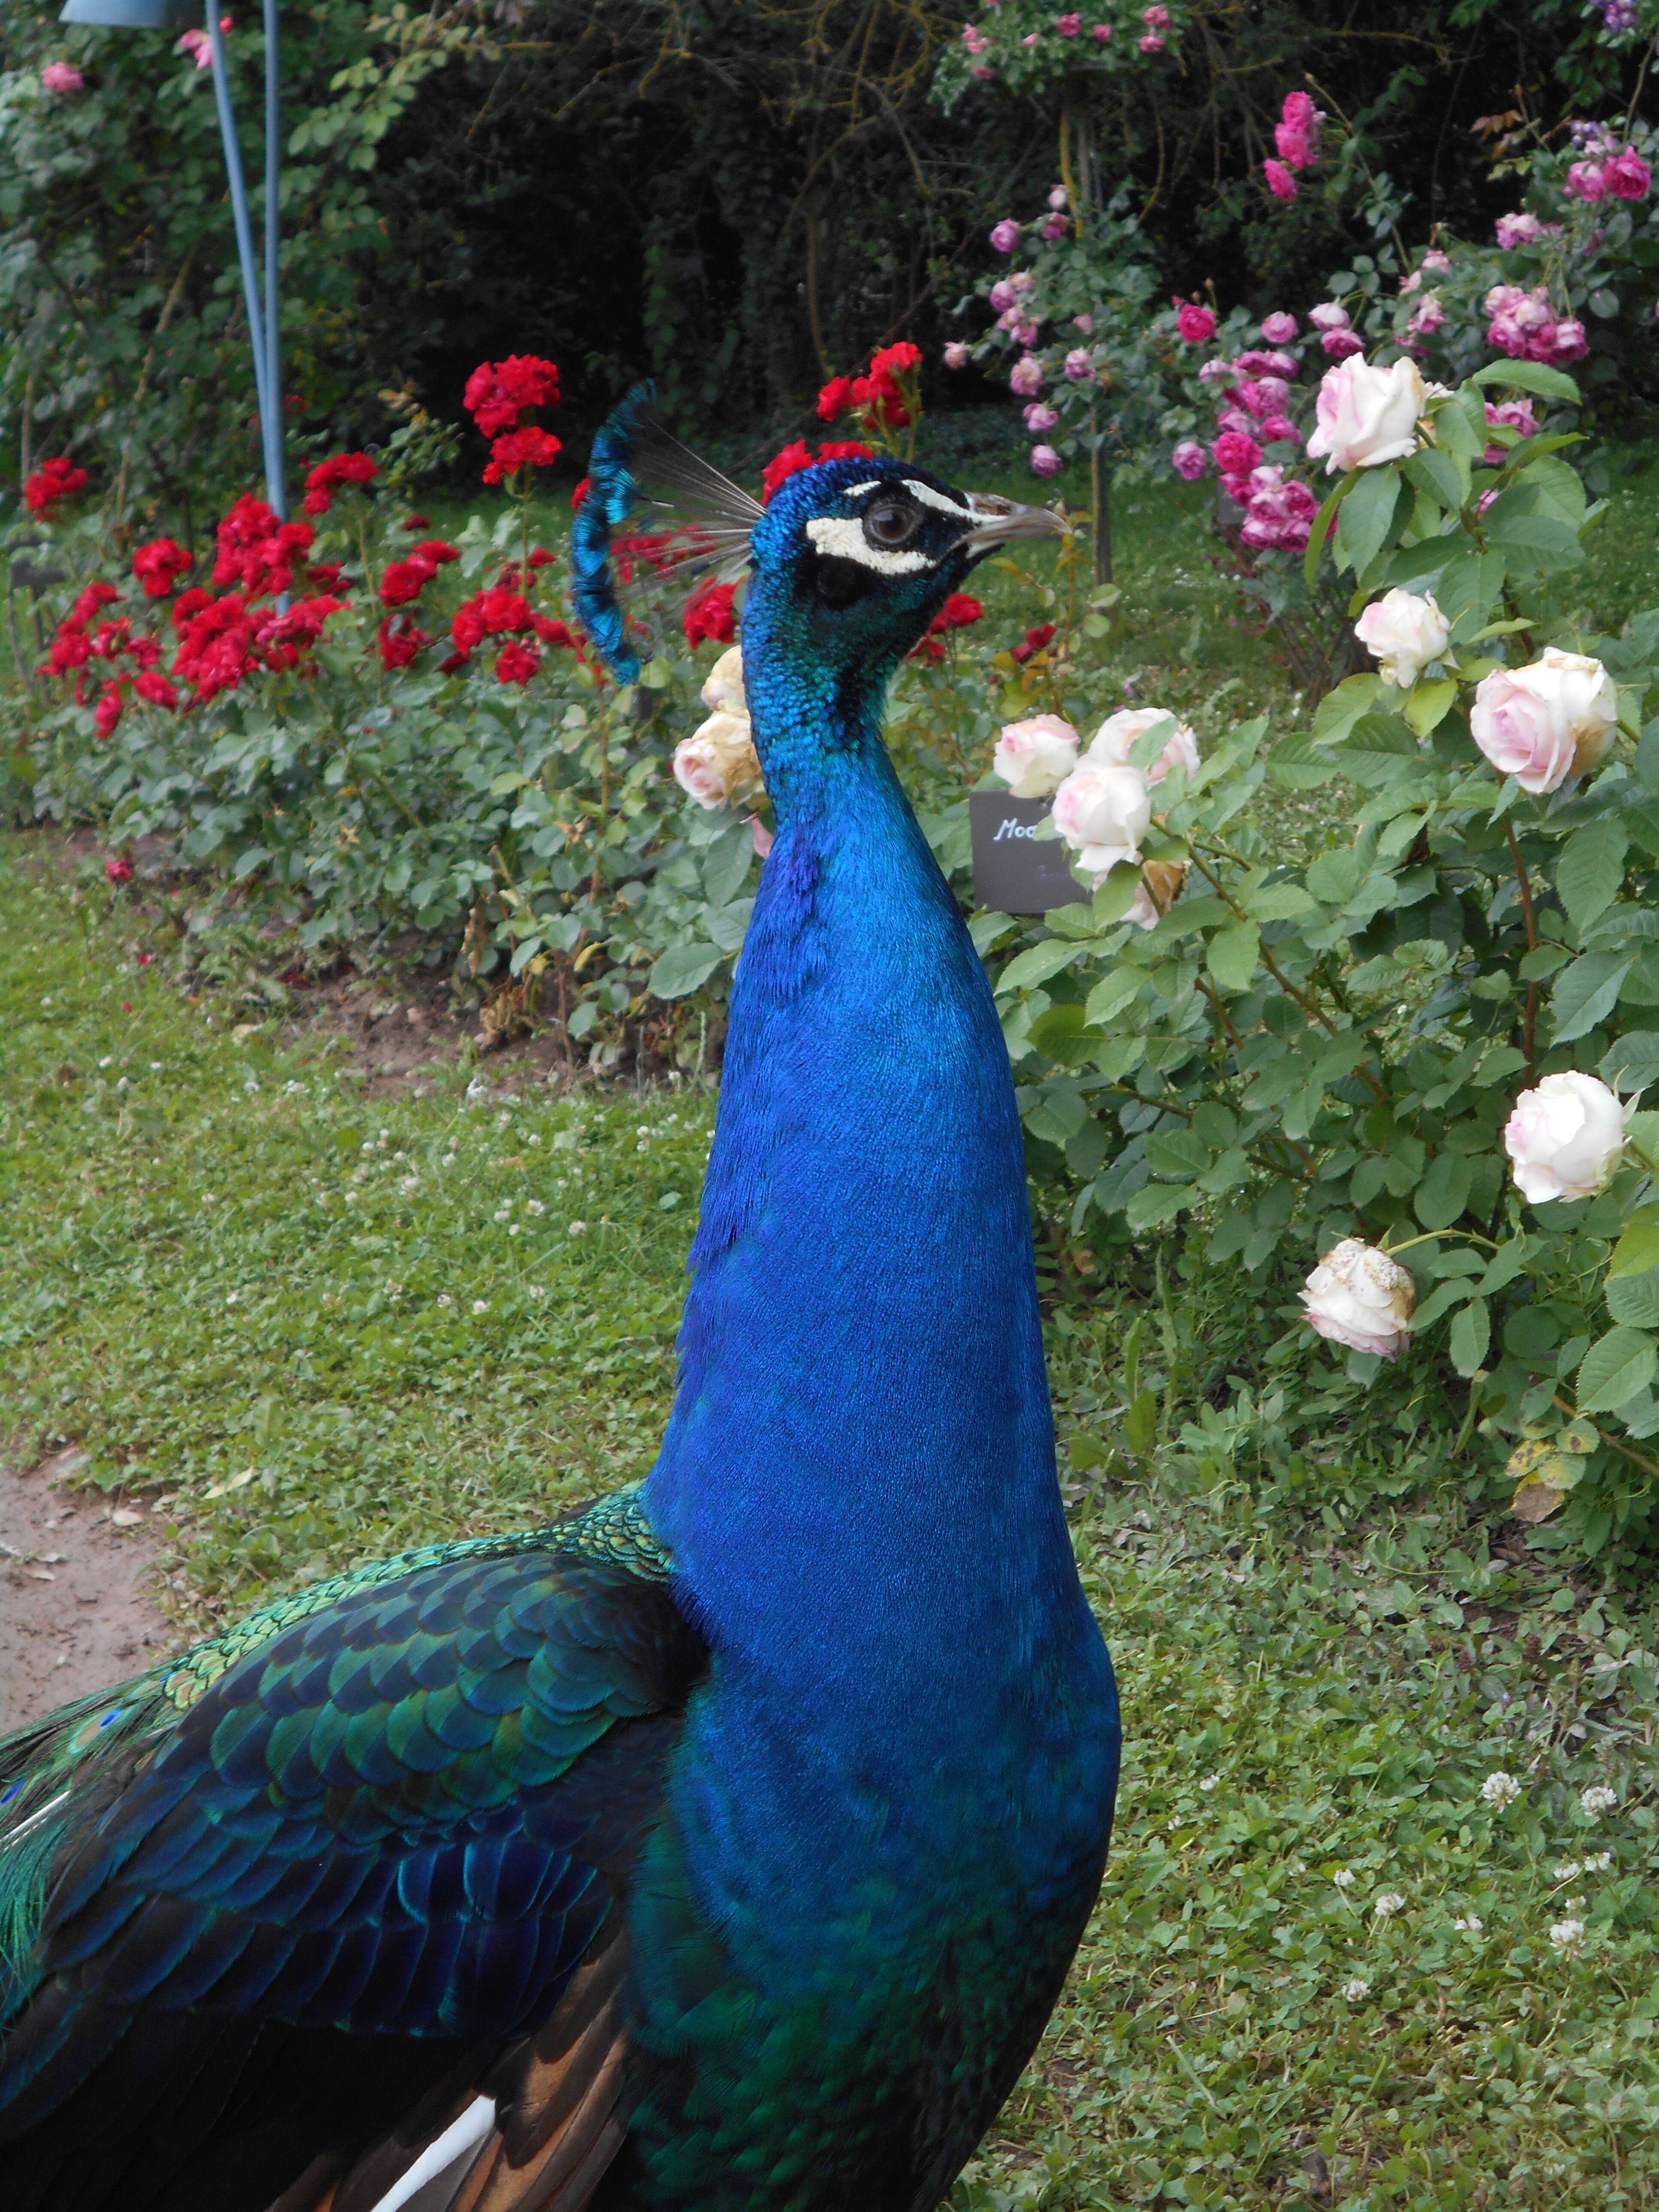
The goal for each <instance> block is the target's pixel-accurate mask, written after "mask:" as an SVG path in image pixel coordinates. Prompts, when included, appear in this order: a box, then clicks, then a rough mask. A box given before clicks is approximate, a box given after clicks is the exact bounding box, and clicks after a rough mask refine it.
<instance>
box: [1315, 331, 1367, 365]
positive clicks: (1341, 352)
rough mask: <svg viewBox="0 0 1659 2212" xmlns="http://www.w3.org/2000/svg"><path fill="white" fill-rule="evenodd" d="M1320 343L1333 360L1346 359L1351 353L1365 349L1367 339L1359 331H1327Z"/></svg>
mask: <svg viewBox="0 0 1659 2212" xmlns="http://www.w3.org/2000/svg"><path fill="white" fill-rule="evenodd" d="M1319 343H1320V344H1321V346H1322V348H1323V349H1324V350H1325V351H1326V352H1327V353H1328V354H1329V356H1330V357H1331V359H1332V360H1333V361H1346V360H1347V359H1348V358H1349V356H1350V355H1352V354H1356V353H1364V350H1365V341H1364V338H1362V337H1360V335H1359V333H1358V331H1326V333H1325V335H1324V336H1323V337H1322V338H1321V339H1320V341H1319Z"/></svg>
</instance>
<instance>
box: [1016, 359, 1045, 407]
mask: <svg viewBox="0 0 1659 2212" xmlns="http://www.w3.org/2000/svg"><path fill="white" fill-rule="evenodd" d="M1008 389H1009V390H1010V391H1011V392H1013V393H1014V394H1015V396H1016V397H1017V398H1020V399H1035V398H1036V396H1037V394H1038V392H1041V391H1042V362H1040V361H1039V360H1038V359H1037V358H1036V355H1035V354H1029V353H1025V354H1022V355H1021V356H1020V357H1019V359H1018V361H1017V362H1015V363H1014V365H1013V367H1012V368H1011V369H1010V370H1009V372H1008Z"/></svg>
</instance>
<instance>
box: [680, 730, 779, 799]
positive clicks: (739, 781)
mask: <svg viewBox="0 0 1659 2212" xmlns="http://www.w3.org/2000/svg"><path fill="white" fill-rule="evenodd" d="M760 780H761V764H760V760H759V757H758V756H757V753H756V751H755V740H754V736H753V733H752V732H751V731H750V724H749V717H748V715H747V714H711V715H710V716H709V717H708V720H707V721H706V722H704V723H703V724H702V726H700V727H699V728H697V729H696V730H694V731H693V732H692V733H691V735H690V737H689V738H681V739H680V742H679V743H678V744H677V745H676V746H675V748H674V781H675V782H676V783H678V785H679V787H680V789H681V790H682V791H684V792H685V793H688V794H689V795H690V797H691V798H693V799H696V802H697V804H698V805H699V806H706V807H708V808H709V809H710V810H711V811H712V810H713V809H714V807H716V806H730V805H732V804H733V802H734V801H735V800H737V799H740V798H742V797H744V795H745V794H747V793H750V792H751V791H753V790H754V789H755V787H757V785H758V784H759V782H760Z"/></svg>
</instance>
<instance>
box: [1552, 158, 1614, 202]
mask: <svg viewBox="0 0 1659 2212" xmlns="http://www.w3.org/2000/svg"><path fill="white" fill-rule="evenodd" d="M1562 190H1563V191H1565V192H1567V193H1569V194H1570V195H1571V197H1573V198H1574V199H1577V200H1589V201H1595V200H1599V199H1605V198H1606V197H1607V171H1606V170H1605V169H1604V168H1603V167H1602V166H1601V163H1600V162H1599V161H1575V162H1574V163H1573V165H1572V167H1571V168H1570V169H1569V170H1568V171H1567V181H1566V183H1565V185H1563V186H1562Z"/></svg>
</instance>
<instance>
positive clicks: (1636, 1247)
mask: <svg viewBox="0 0 1659 2212" xmlns="http://www.w3.org/2000/svg"><path fill="white" fill-rule="evenodd" d="M1650 1267H1659V1213H1655V1212H1644V1213H1638V1214H1637V1215H1636V1216H1635V1217H1634V1218H1632V1220H1630V1221H1627V1222H1626V1224H1625V1233H1624V1235H1623V1236H1622V1237H1620V1239H1619V1242H1618V1243H1616V1244H1615V1245H1614V1246H1613V1257H1612V1259H1611V1260H1609V1261H1608V1262H1607V1280H1608V1281H1609V1282H1610V1283H1611V1282H1614V1281H1616V1280H1617V1279H1618V1278H1619V1277H1620V1276H1621V1275H1645V1274H1646V1273H1647V1272H1648V1269H1649V1268H1650Z"/></svg>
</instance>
